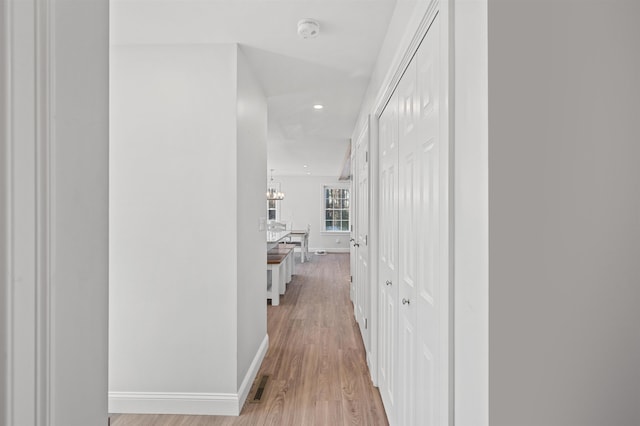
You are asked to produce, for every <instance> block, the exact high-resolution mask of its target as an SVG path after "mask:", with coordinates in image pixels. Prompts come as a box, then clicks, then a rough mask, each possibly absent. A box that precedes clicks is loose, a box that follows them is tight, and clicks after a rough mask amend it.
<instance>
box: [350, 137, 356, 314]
mask: <svg viewBox="0 0 640 426" xmlns="http://www.w3.org/2000/svg"><path fill="white" fill-rule="evenodd" d="M356 164H357V161H356V147H355V143H354V142H353V141H351V198H350V200H351V201H353V200H355V199H356V198H357V196H358V185H357V180H358V170H357V166H356ZM356 212H357V203H355V202H351V204H350V205H349V215H350V217H352V218H355V217H356V214H357V213H356ZM350 226H351V229H350V234H349V266H350V268H351V284H350V287H349V295H350V297H351V302H352V303H353V309H354V316H356V318H357V314H356V306H357V305H358V303H357V300H356V285H357V282H358V270H357V269H358V268H357V262H356V260H357V256H358V255H357V251H356V247H357V246H356V244H355V242H356V235H357V232H358V231H357V229H358V222H357V221H355V220H351V225H350Z"/></svg>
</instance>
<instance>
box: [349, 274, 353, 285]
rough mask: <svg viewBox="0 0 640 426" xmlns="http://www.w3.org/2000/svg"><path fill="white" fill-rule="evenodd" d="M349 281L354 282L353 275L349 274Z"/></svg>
mask: <svg viewBox="0 0 640 426" xmlns="http://www.w3.org/2000/svg"><path fill="white" fill-rule="evenodd" d="M349 282H350V283H352V282H353V275H349Z"/></svg>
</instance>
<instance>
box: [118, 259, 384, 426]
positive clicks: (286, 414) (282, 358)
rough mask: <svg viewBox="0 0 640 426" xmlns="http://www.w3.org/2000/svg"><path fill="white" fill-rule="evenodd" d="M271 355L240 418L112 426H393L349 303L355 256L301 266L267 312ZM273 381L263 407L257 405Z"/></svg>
mask: <svg viewBox="0 0 640 426" xmlns="http://www.w3.org/2000/svg"><path fill="white" fill-rule="evenodd" d="M267 332H268V333H269V351H268V352H267V355H266V357H265V359H264V362H263V363H262V366H261V368H260V371H259V372H258V376H257V378H256V382H255V383H254V385H253V388H252V389H251V392H250V393H249V397H248V398H247V402H246V403H245V405H244V408H243V409H242V413H241V415H240V416H239V417H226V416H177V415H132V414H120V415H117V414H116V415H112V417H111V425H112V426H218V425H224V426H231V425H233V426H239V425H246V426H254V425H278V426H281V425H282V426H284V425H291V426H294V425H295V426H312V425H317V426H324V425H327V426H338V425H344V426H347V425H366V426H377V425H388V422H387V418H386V415H385V412H384V408H383V406H382V401H381V399H380V394H379V392H378V389H377V388H375V387H373V385H372V384H371V380H370V378H369V371H368V369H367V365H366V360H365V352H364V346H363V344H362V339H361V338H360V333H359V330H358V325H357V324H356V322H355V319H354V317H353V305H352V304H351V301H350V300H349V255H347V254H327V255H326V256H312V259H311V261H309V262H305V263H304V264H299V263H298V264H297V265H296V275H295V276H294V278H293V280H292V281H291V283H290V284H288V285H287V292H286V294H285V296H284V297H283V298H281V299H280V306H268V308H267ZM262 375H269V380H268V382H267V386H266V388H265V390H264V393H263V396H262V399H261V402H258V403H256V402H251V400H252V399H253V396H254V394H255V391H256V390H257V385H258V383H259V381H260V378H261V376H262Z"/></svg>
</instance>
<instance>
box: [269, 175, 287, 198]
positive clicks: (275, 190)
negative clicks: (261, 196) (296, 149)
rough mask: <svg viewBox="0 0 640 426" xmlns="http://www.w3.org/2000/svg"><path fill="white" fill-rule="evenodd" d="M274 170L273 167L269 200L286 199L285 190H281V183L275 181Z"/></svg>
mask: <svg viewBox="0 0 640 426" xmlns="http://www.w3.org/2000/svg"><path fill="white" fill-rule="evenodd" d="M273 170H274V169H271V180H270V181H269V185H268V187H267V200H269V201H280V200H284V192H281V191H280V184H279V183H275V182H274V181H273Z"/></svg>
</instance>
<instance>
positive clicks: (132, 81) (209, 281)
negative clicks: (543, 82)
mask: <svg viewBox="0 0 640 426" xmlns="http://www.w3.org/2000/svg"><path fill="white" fill-rule="evenodd" d="M235 71H236V47H235V45H220V46H126V47H125V46H119V47H113V48H112V55H111V128H110V131H111V148H110V163H111V174H110V199H111V210H110V242H111V244H110V330H109V338H110V341H109V342H110V348H109V362H110V365H109V367H110V368H109V390H110V392H133V391H136V392H147V393H150V392H167V393H180V392H190V393H210V392H220V393H234V392H236V390H237V387H236V361H235V360H236V321H237V319H236V318H237V316H236V303H235V300H236V282H237V279H238V276H237V264H236V255H235V253H236V225H237V223H236V209H237V206H236V200H237V197H236V179H235V176H236V173H237V166H236V158H237V152H236V144H235V140H236V125H235V122H236V110H235V105H236V74H235ZM114 408H115V407H114ZM115 409H117V408H115Z"/></svg>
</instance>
